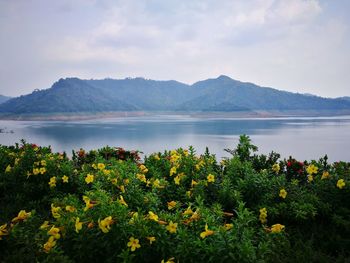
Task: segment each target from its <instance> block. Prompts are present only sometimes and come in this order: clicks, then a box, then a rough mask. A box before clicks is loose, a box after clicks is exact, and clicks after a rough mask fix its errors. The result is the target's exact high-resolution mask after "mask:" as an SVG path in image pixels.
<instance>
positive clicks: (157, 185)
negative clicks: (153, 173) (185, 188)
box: [153, 179, 164, 188]
mask: <svg viewBox="0 0 350 263" xmlns="http://www.w3.org/2000/svg"><path fill="white" fill-rule="evenodd" d="M153 186H154V187H155V188H164V186H162V185H161V184H160V181H159V179H156V180H154V181H153Z"/></svg>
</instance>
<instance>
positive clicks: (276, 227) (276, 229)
mask: <svg viewBox="0 0 350 263" xmlns="http://www.w3.org/2000/svg"><path fill="white" fill-rule="evenodd" d="M284 228H285V226H284V225H281V224H275V225H272V226H271V232H272V233H280V232H281V231H282V230H283V229H284Z"/></svg>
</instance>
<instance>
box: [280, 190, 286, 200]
mask: <svg viewBox="0 0 350 263" xmlns="http://www.w3.org/2000/svg"><path fill="white" fill-rule="evenodd" d="M279 196H280V197H281V198H283V199H285V198H286V196H287V191H286V190H285V189H281V190H280V194H279Z"/></svg>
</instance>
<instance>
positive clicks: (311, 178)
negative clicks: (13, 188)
mask: <svg viewBox="0 0 350 263" xmlns="http://www.w3.org/2000/svg"><path fill="white" fill-rule="evenodd" d="M313 180H314V177H313V176H312V175H308V176H307V181H308V182H309V183H311V182H312V181H313Z"/></svg>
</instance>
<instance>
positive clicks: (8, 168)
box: [5, 165, 11, 173]
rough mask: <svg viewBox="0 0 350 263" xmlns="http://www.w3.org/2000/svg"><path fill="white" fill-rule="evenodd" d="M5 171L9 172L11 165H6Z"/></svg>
mask: <svg viewBox="0 0 350 263" xmlns="http://www.w3.org/2000/svg"><path fill="white" fill-rule="evenodd" d="M5 172H6V173H9V172H11V165H8V166H7V167H6V169H5Z"/></svg>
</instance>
